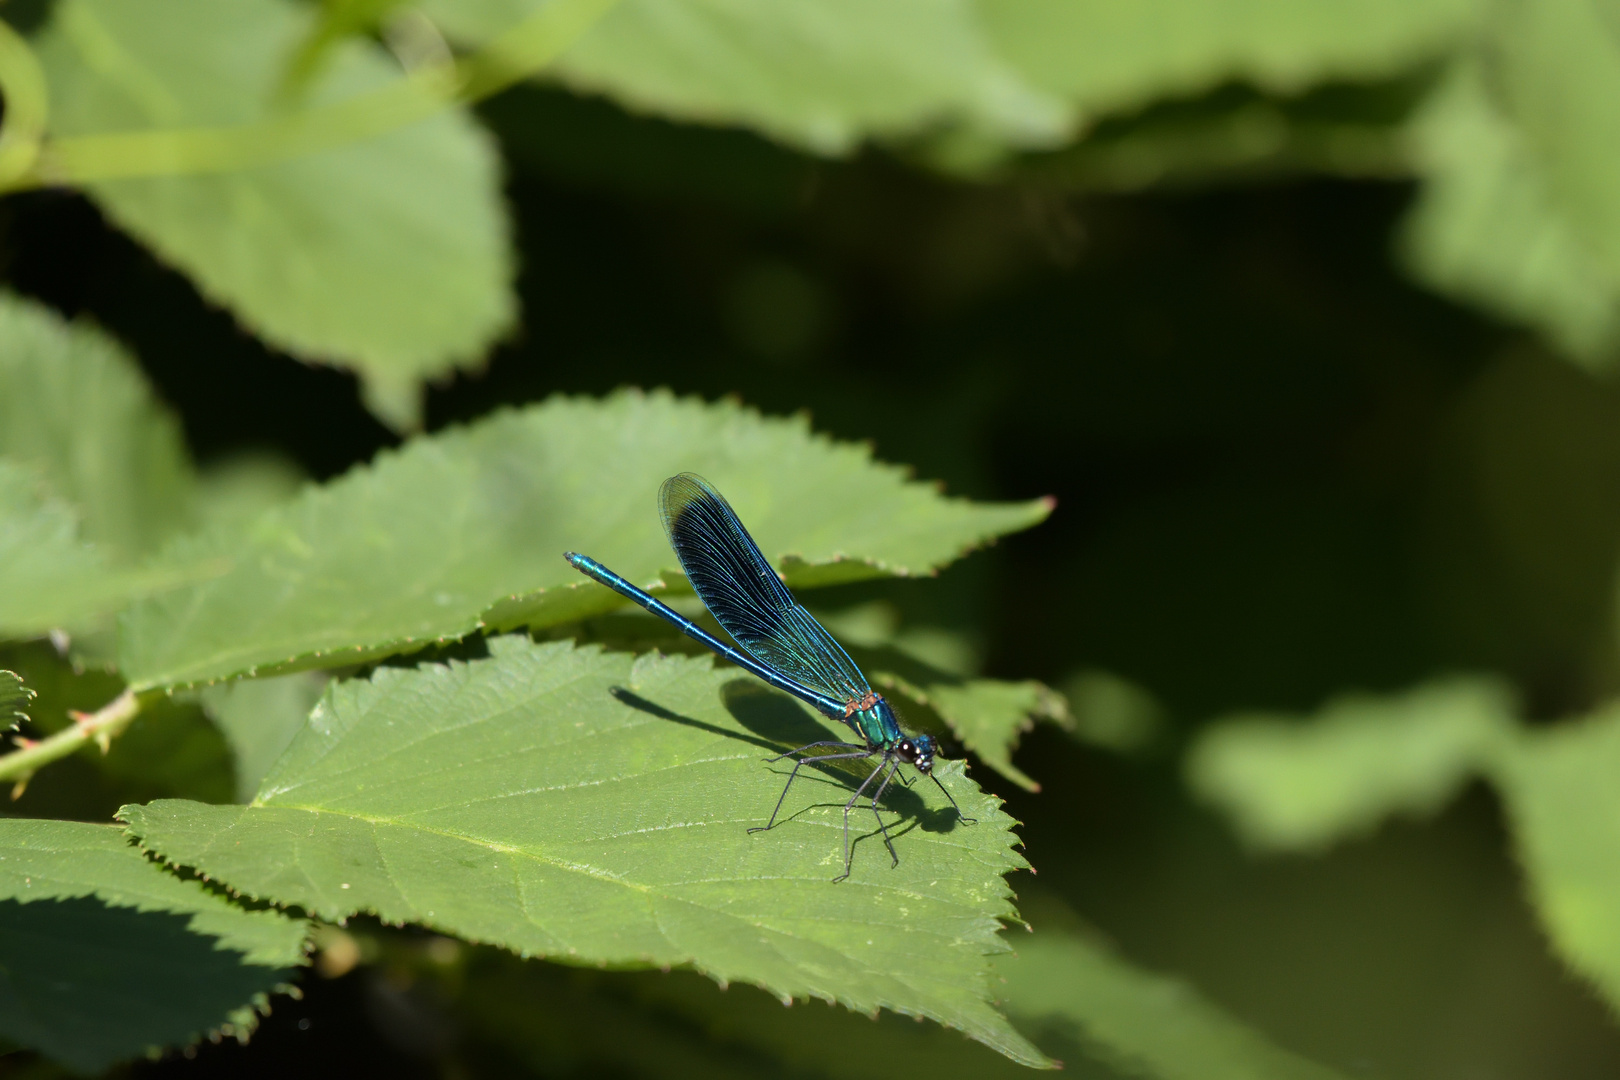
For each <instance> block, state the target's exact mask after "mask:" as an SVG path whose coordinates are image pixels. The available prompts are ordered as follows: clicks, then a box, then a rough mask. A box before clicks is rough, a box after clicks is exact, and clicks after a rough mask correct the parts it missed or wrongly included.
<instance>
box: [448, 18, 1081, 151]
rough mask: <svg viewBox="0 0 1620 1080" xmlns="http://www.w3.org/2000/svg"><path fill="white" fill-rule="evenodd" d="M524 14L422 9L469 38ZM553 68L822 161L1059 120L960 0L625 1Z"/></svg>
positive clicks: (1041, 138)
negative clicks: (963, 126) (963, 128)
mask: <svg viewBox="0 0 1620 1080" xmlns="http://www.w3.org/2000/svg"><path fill="white" fill-rule="evenodd" d="M534 7H535V4H534V3H533V0H476V2H473V3H464V2H448V0H435V2H434V3H430V4H427V5H425V10H427V11H428V13H429V14H430V15H431V16H432V17H433V18H435V19H438V20H439V21H440V22H441V23H442V24H443V25H444V27H445V29H446V30H447V31H448V32H449V33H451V34H452V35H455V36H457V37H460V38H463V39H467V40H473V41H479V40H483V39H486V38H488V37H490V36H492V35H493V34H495V33H497V32H498V31H500V30H502V29H504V28H505V27H506V26H508V25H510V24H511V23H513V22H516V21H517V20H518V19H520V18H522V17H523V15H524V14H525V13H526V12H528V11H529V10H531V9H533V8H534ZM557 70H558V75H559V76H560V77H561V79H562V80H563V81H564V82H565V83H566V84H567V85H569V86H572V87H575V88H578V89H583V90H589V91H593V92H598V93H609V94H612V95H613V96H614V97H615V98H617V99H619V100H620V101H623V102H624V103H626V104H628V105H630V106H632V107H634V108H637V109H640V110H656V111H658V112H660V113H663V114H665V115H669V116H674V117H678V118H681V119H687V120H699V121H704V122H711V123H712V122H715V121H720V122H727V123H740V124H747V125H750V126H753V127H756V128H758V129H759V130H761V131H764V132H766V133H768V134H770V135H773V136H775V137H777V138H781V139H784V140H786V141H789V142H793V143H797V144H799V145H801V146H805V147H808V148H810V149H813V150H816V151H818V152H821V153H847V152H848V151H849V150H851V149H852V148H854V147H855V146H856V145H858V144H859V143H860V142H861V141H862V140H863V139H865V138H868V137H870V136H872V135H895V134H909V133H912V132H915V131H916V130H918V129H919V128H921V127H924V126H925V125H928V124H933V123H938V122H940V121H942V120H963V121H968V122H976V123H979V124H982V125H985V126H987V127H990V128H992V129H994V130H996V131H997V132H998V133H1000V134H1002V135H1004V136H1006V137H1009V138H1012V139H1014V140H1015V141H1024V142H1029V141H1033V142H1037V143H1040V142H1051V141H1053V140H1054V139H1056V138H1060V137H1061V136H1062V134H1063V129H1064V125H1065V120H1066V117H1065V115H1064V110H1063V108H1062V106H1061V104H1060V103H1059V102H1058V101H1056V100H1054V99H1053V98H1051V97H1049V96H1047V95H1044V94H1041V93H1039V92H1037V91H1035V90H1033V89H1032V88H1031V87H1029V86H1028V85H1026V84H1025V83H1024V82H1023V81H1022V80H1021V79H1020V78H1019V77H1018V75H1017V73H1016V72H1015V71H1014V70H1012V69H1011V68H1010V67H1009V65H1008V64H1007V63H1006V62H1005V61H1004V60H1002V59H1001V58H999V57H997V56H996V55H995V53H994V52H993V50H992V49H991V48H990V43H989V42H988V41H987V40H986V38H985V36H984V34H983V32H982V30H981V29H980V28H979V26H978V20H977V18H976V17H975V12H974V11H973V8H972V6H971V5H970V4H968V3H964V2H961V0H904V2H894V0H884V2H881V3H863V2H860V0H789V2H785V3H777V4H768V5H747V4H743V5H739V4H726V3H716V2H714V0H680V2H677V3H661V2H657V0H622V2H621V3H619V4H618V5H617V6H616V7H615V9H614V10H613V11H612V12H611V13H609V14H608V15H607V16H606V17H605V18H604V19H603V20H602V22H601V23H600V24H599V25H597V26H596V27H594V28H592V30H591V32H590V33H589V34H587V35H586V36H585V38H584V39H583V40H581V41H580V42H579V43H578V44H577V45H575V46H574V47H573V48H572V49H570V50H569V51H568V53H567V54H565V55H564V57H563V58H562V61H561V63H560V64H559V65H558V69H557Z"/></svg>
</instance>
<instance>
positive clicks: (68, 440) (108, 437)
mask: <svg viewBox="0 0 1620 1080" xmlns="http://www.w3.org/2000/svg"><path fill="white" fill-rule="evenodd" d="M0 457H4V458H9V459H11V460H13V461H18V462H23V463H26V464H27V465H29V466H30V467H32V468H34V469H35V470H37V472H38V474H39V475H40V476H41V477H43V478H44V480H45V482H46V484H47V486H48V487H49V489H50V490H51V491H52V492H54V493H55V494H56V495H58V496H60V497H61V498H62V499H64V500H66V502H67V503H68V504H69V505H71V506H72V507H73V508H74V509H75V510H76V512H77V516H78V520H79V522H80V524H81V525H82V528H83V535H84V539H86V540H88V541H91V542H93V543H95V544H97V545H99V546H101V547H102V548H103V549H104V551H105V552H106V554H107V556H108V557H109V558H110V559H113V560H115V561H116V560H118V559H121V558H122V559H128V558H131V557H134V556H139V555H144V554H147V553H149V552H151V551H153V550H155V549H156V548H157V546H158V545H159V544H160V543H162V541H163V540H165V539H166V538H167V537H169V536H170V535H172V534H174V533H175V532H179V531H181V530H183V529H184V528H186V527H187V526H188V525H190V523H191V500H192V494H193V491H192V489H193V486H194V484H195V480H194V477H193V472H192V467H191V462H190V459H189V458H188V457H187V454H186V450H185V445H184V442H183V440H182V438H181V433H180V426H179V424H178V423H177V422H176V421H175V419H174V417H173V416H172V415H170V413H169V412H168V410H167V409H165V408H164V407H163V406H162V405H160V404H159V403H158V402H157V400H156V399H155V398H154V397H153V394H152V391H151V388H150V387H149V386H148V385H147V384H146V380H145V378H144V377H143V376H142V374H141V371H140V369H139V367H137V366H136V364H135V361H134V360H133V358H131V357H130V355H129V354H128V353H127V352H126V351H125V350H124V349H123V348H122V347H121V346H120V345H118V343H117V342H115V341H113V340H112V339H111V338H109V337H108V336H107V335H105V334H103V333H102V332H100V331H99V330H96V329H95V328H93V327H91V326H89V325H87V324H86V323H83V322H77V323H68V322H66V321H64V320H63V319H62V318H61V317H60V316H58V315H56V314H55V313H54V312H52V311H50V310H49V309H47V308H45V307H44V306H42V305H40V304H37V303H34V302H32V301H29V300H23V299H21V298H19V297H16V296H13V295H11V294H9V293H6V292H0Z"/></svg>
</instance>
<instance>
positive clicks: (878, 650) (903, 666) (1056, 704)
mask: <svg viewBox="0 0 1620 1080" xmlns="http://www.w3.org/2000/svg"><path fill="white" fill-rule="evenodd" d="M817 617H818V618H819V619H820V620H821V621H822V623H823V624H824V625H826V626H827V627H828V629H830V630H832V631H833V633H834V634H835V635H837V636H838V638H839V639H840V640H841V641H843V642H844V643H845V645H846V647H847V648H849V649H850V650H851V655H852V657H853V658H854V660H855V661H856V663H858V664H859V665H860V666H861V669H862V670H863V671H865V672H867V673H868V676H869V677H870V678H871V680H872V683H873V685H875V686H877V687H878V688H880V689H882V690H886V691H891V692H893V693H896V694H899V695H900V696H901V697H903V698H906V699H907V700H909V701H910V702H912V703H913V704H914V705H915V706H916V707H917V708H918V709H921V710H925V711H926V713H928V714H932V715H933V716H937V717H938V718H939V719H940V721H942V722H943V725H944V726H945V727H948V728H949V729H950V730H951V732H952V733H954V734H955V735H956V737H957V738H958V739H960V740H962V744H963V745H964V746H966V747H967V748H968V749H969V750H971V751H973V753H975V754H976V755H978V757H979V759H980V760H982V761H983V762H984V763H985V764H986V765H988V766H990V767H991V768H992V769H994V770H996V772H998V773H1000V774H1001V775H1002V776H1005V777H1006V778H1007V779H1009V780H1011V781H1012V782H1013V783H1015V784H1017V785H1018V786H1019V787H1022V788H1024V789H1025V790H1027V791H1039V790H1040V788H1041V786H1040V785H1039V784H1037V783H1036V782H1035V781H1034V780H1032V779H1030V777H1029V776H1028V775H1026V774H1025V773H1024V772H1023V771H1022V770H1020V769H1019V768H1018V767H1017V766H1016V765H1014V764H1013V763H1012V752H1013V750H1014V749H1015V748H1016V747H1017V746H1018V741H1019V739H1020V738H1022V737H1023V734H1024V733H1025V732H1026V731H1028V730H1029V729H1030V728H1032V727H1033V726H1034V725H1035V722H1036V721H1037V720H1049V721H1052V722H1053V723H1057V724H1060V725H1064V726H1067V725H1068V723H1069V713H1068V709H1067V707H1066V706H1065V703H1064V701H1063V699H1062V697H1061V696H1059V695H1058V694H1057V693H1055V692H1054V691H1053V690H1051V689H1050V688H1049V687H1047V686H1046V685H1045V684H1043V683H1039V682H1035V681H1033V680H1029V681H1025V682H1005V681H1002V680H999V679H976V678H971V677H970V675H971V673H972V671H973V670H974V669H975V667H976V666H977V661H976V658H975V657H974V656H973V649H972V647H971V646H970V645H969V644H968V643H967V642H966V641H965V640H963V639H962V637H961V636H960V635H956V634H951V633H949V632H947V631H943V630H938V629H935V628H930V627H910V628H907V629H905V630H902V629H901V628H900V625H899V618H898V613H896V612H895V611H894V609H893V608H892V607H890V606H889V605H887V604H883V603H871V604H861V605H858V606H856V607H853V608H846V609H845V610H843V611H840V612H834V613H830V614H828V613H818V615H817ZM901 713H902V719H903V720H907V721H910V722H911V723H913V724H914V725H917V726H924V727H926V726H928V725H927V724H926V723H923V722H922V721H919V720H918V718H916V717H915V716H913V715H912V710H908V709H906V708H904V706H902V708H901Z"/></svg>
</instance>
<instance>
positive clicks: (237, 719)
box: [201, 672, 326, 802]
mask: <svg viewBox="0 0 1620 1080" xmlns="http://www.w3.org/2000/svg"><path fill="white" fill-rule="evenodd" d="M325 689H326V678H325V676H324V675H322V674H320V673H317V672H299V673H297V674H294V675H282V676H280V677H278V678H274V679H245V680H239V681H237V682H232V683H224V684H222V685H219V686H210V687H208V688H207V689H205V690H204V691H203V692H202V695H201V698H202V703H203V707H204V708H206V709H207V710H208V715H209V716H211V717H213V719H214V723H215V724H216V725H218V727H219V730H220V731H221V732H222V733H223V734H224V735H225V738H226V740H227V741H228V742H229V743H230V746H231V753H232V756H233V757H234V758H235V762H236V770H235V772H236V801H237V802H248V801H250V800H251V799H252V798H253V793H254V792H256V791H258V790H259V784H260V783H261V782H262V781H263V780H264V777H265V774H267V773H268V772H269V771H270V767H271V766H272V765H274V764H275V763H276V759H277V758H279V757H280V756H281V754H282V751H284V750H286V749H287V746H288V744H290V743H291V742H292V741H293V736H295V735H297V734H298V732H299V731H300V730H301V729H302V728H303V726H304V722H305V721H306V720H308V719H309V711H310V710H311V709H313V708H314V707H315V703H316V702H317V701H319V700H320V697H321V692H322V691H323V690H325Z"/></svg>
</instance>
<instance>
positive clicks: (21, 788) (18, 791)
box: [11, 773, 34, 802]
mask: <svg viewBox="0 0 1620 1080" xmlns="http://www.w3.org/2000/svg"><path fill="white" fill-rule="evenodd" d="M33 775H34V774H33V773H29V774H28V775H27V776H25V777H23V778H22V779H21V780H18V781H17V782H16V783H15V784H13V785H11V801H12V802H16V801H17V800H18V799H20V798H22V797H23V792H25V791H27V790H28V781H29V780H30V779H32V778H33Z"/></svg>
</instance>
